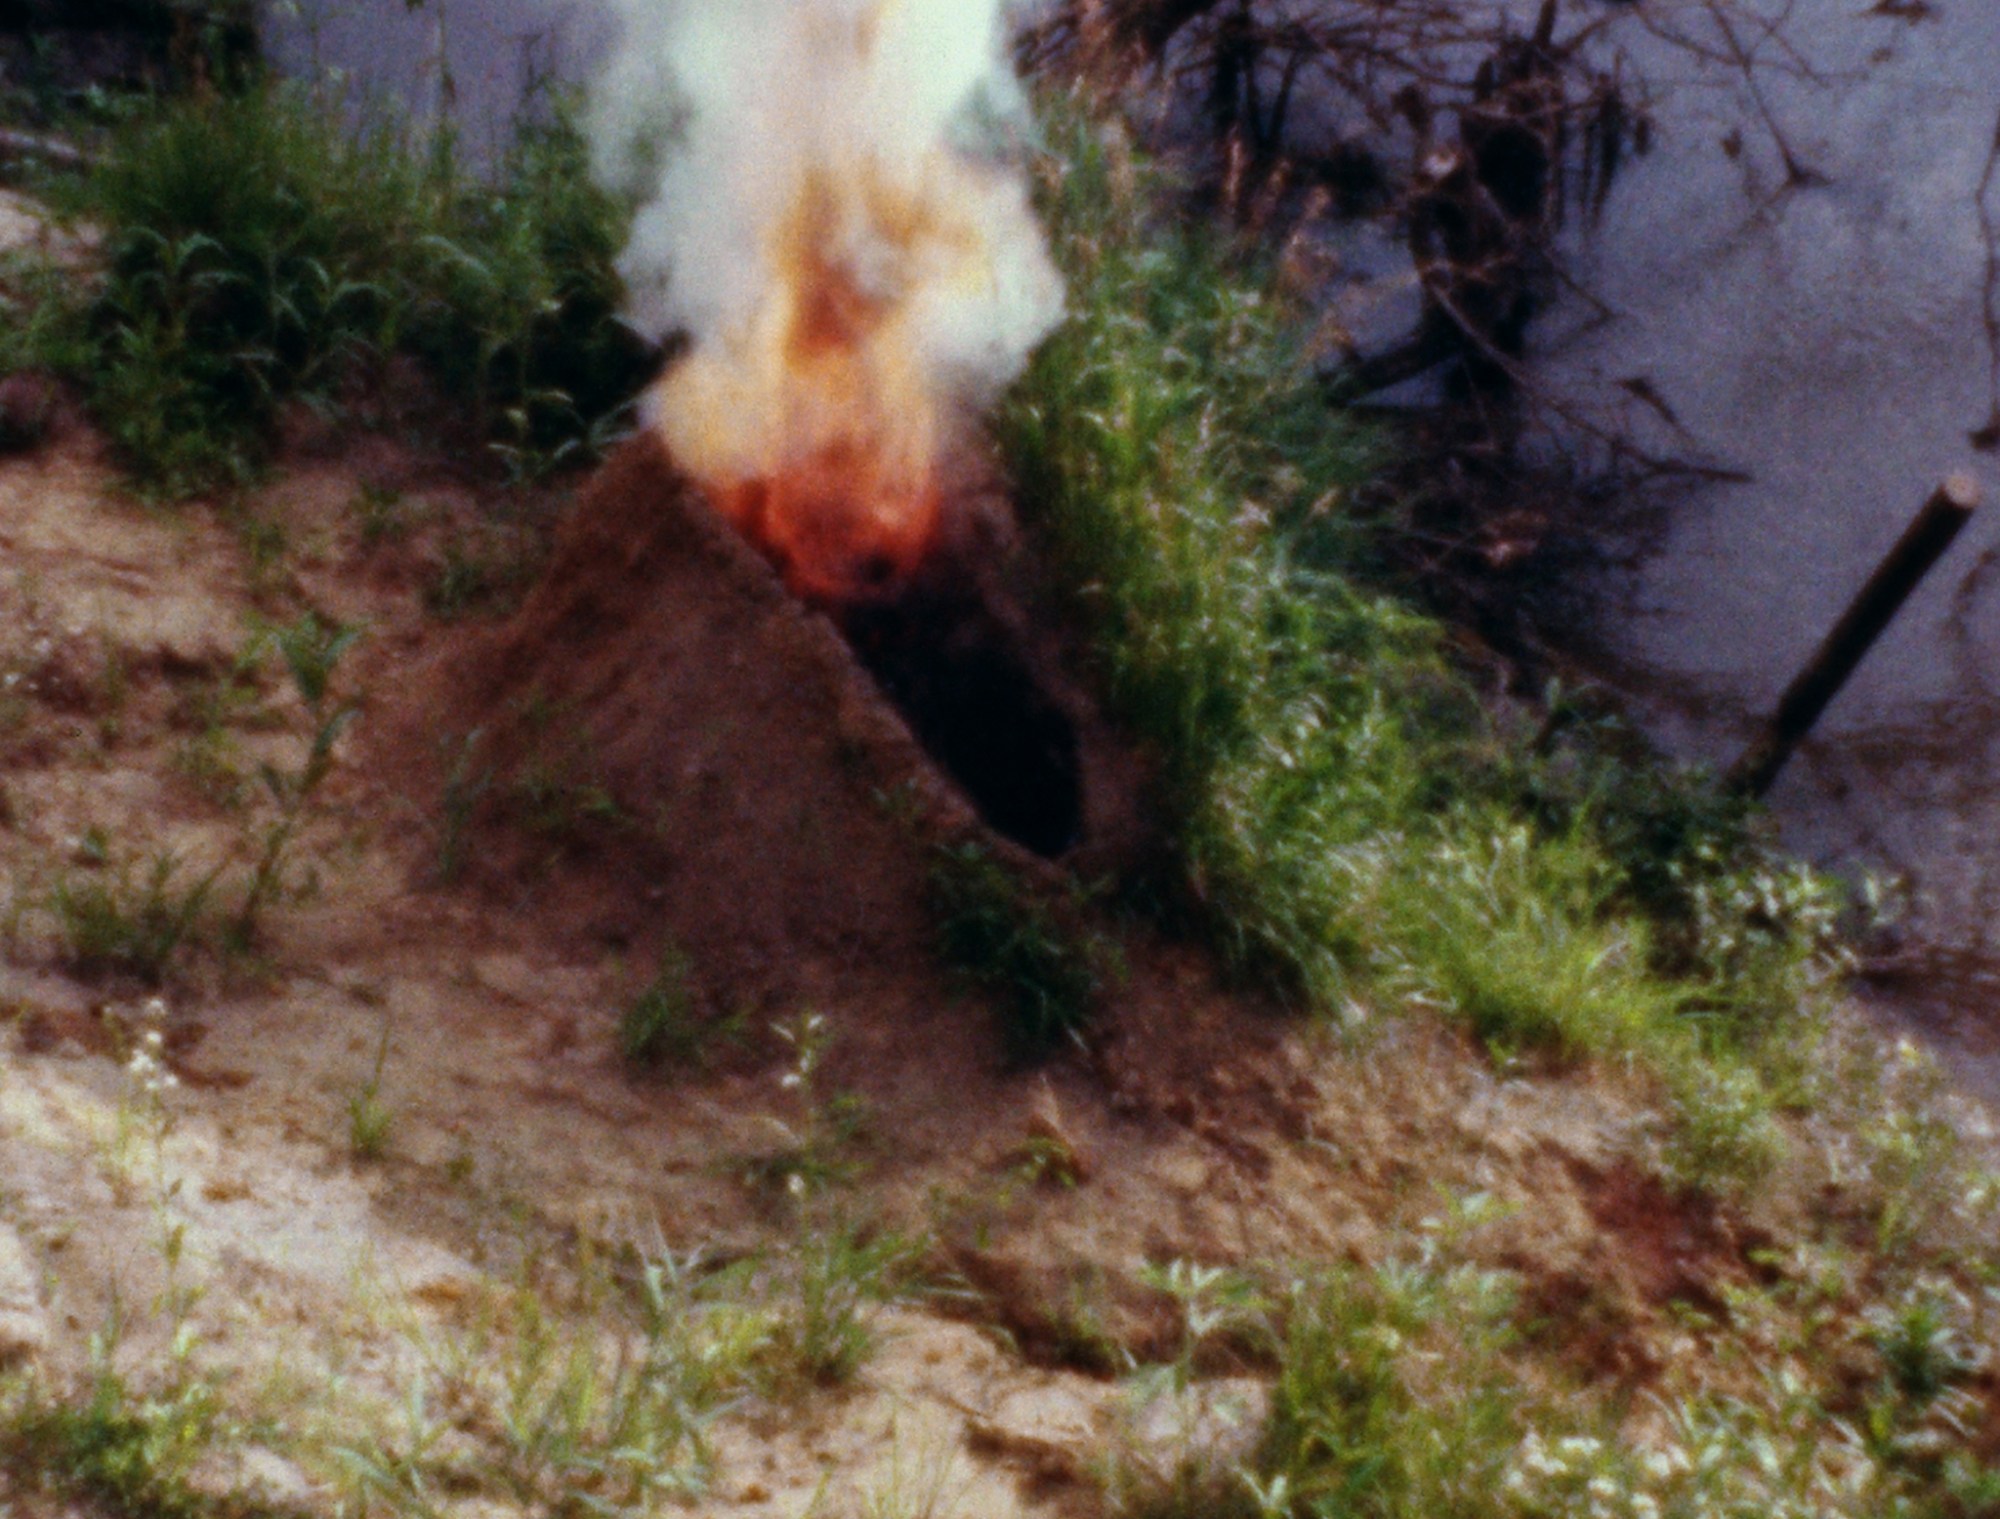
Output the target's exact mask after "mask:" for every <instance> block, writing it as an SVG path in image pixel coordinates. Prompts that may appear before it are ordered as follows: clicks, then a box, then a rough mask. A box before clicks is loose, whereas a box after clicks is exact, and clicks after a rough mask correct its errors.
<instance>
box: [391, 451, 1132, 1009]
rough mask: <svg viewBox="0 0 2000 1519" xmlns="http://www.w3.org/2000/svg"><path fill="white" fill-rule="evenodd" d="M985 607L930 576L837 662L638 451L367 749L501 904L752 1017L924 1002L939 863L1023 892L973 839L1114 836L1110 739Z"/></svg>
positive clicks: (788, 603) (875, 617) (736, 545)
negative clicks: (783, 1010)
mask: <svg viewBox="0 0 2000 1519" xmlns="http://www.w3.org/2000/svg"><path fill="white" fill-rule="evenodd" d="M964 584H965V585H967V586H969V585H970V584H971V582H970V581H969V580H968V581H965V582H964ZM989 604H990V598H988V597H987V596H985V595H984V594H983V593H981V592H979V591H977V590H976V589H964V588H963V587H960V588H957V589H953V588H951V584H950V583H948V582H947V580H943V579H941V580H940V581H939V583H938V584H936V585H928V586H925V587H922V588H918V589H916V590H915V591H913V592H912V593H911V594H910V595H909V596H907V597H906V598H904V599H903V600H901V601H900V602H898V603H896V604H893V605H890V604H883V605H878V606H872V607H869V608H865V609H860V610H858V611H855V612H853V613H852V614H851V615H849V616H848V617H847V618H846V619H845V620H846V621H847V623H848V635H849V636H848V637H843V634H842V631H841V630H840V629H839V628H836V626H835V625H834V622H833V620H832V618H831V617H829V616H828V615H826V614H823V613H821V612H818V611H814V610H812V609H810V608H808V607H807V606H805V605H804V604H802V603H801V602H799V601H798V600H797V599H795V598H794V597H793V596H792V595H790V594H789V593H788V592H787V591H786V590H785V589H784V588H783V586H782V585H781V583H780V581H779V579H778V577H777V576H776V575H775V574H774V573H773V572H772V571H771V569H770V568H769V566H767V565H766V564H765V562H764V561H763V560H762V559H761V558H760V557H759V556H758V555H757V554H756V553H755V552H754V551H753V550H751V549H750V548H749V547H748V546H747V545H746V544H745V543H744V542H743V541H742V540H741V539H740V538H739V537H738V536H737V535H736V534H735V532H734V531H733V530H732V529H730V528H729V527H727V526H726V525H725V524H723V523H722V522H721V520H720V519H719V518H717V517H716V516H715V515H714V514H713V513H712V512H711V511H710V510H709V509H708V507H707V506H706V505H705V504H704V502H703V501H702V500H701V499H700V497H699V494H698V493H697V492H696V491H695V490H694V488H693V487H691V486H690V485H689V484H688V483H687V482H685V481H684V480H682V479H680V478H679V477H677V476H676V474H675V473H674V471H673V469H672V467H671V465H670V464H669V463H668V461H667V459H666V457H665V455H664V453H663V451H662V450H661V449H660V448H659V447H658V446H657V445H656V444H654V443H653V442H651V441H650V440H643V439H642V440H639V441H635V442H634V443H632V444H630V445H628V446H627V447H626V448H625V449H623V450H622V451H621V452H620V453H619V454H618V455H617V457H615V458H614V459H613V460H612V461H611V462H610V463H609V464H607V465H606V467H605V468H604V469H603V470H602V471H601V472H600V474H599V475H598V476H597V477H596V478H595V479H594V480H593V481H592V482H591V483H590V485H589V486H588V487H587V488H586V489H585V490H584V492H583V493H582V494H581V496H580V497H579V498H578V500H577V501H576V502H575V504H574V506H573V507H572V509H571V511H570V512H569V514H568V516H567V518H566V519H565V521H564V522H563V524H562V526H561V527H560V528H559V530H558V534H557V538H556V542H555V544H554V547H553V552H552V555H551V559H550V563H549V565H548V568H547V570H546V572H545V573H544V575H543V576H542V578H541V579H540V581H539V582H538V583H537V584H536V586H535V588H534V589H533V590H532V591H531V592H530V594H529V596H528V598H527V600H526V602H525V603H524V604H523V605H522V607H521V608H520V610H519V611H518V613H517V614H516V615H514V616H513V617H512V618H510V619H509V620H508V621H507V622H506V623H504V624H503V625H501V626H500V627H498V628H495V629H492V630H489V631H487V632H486V633H484V634H482V635H479V636H478V638H477V639H476V640H475V642H474V644H473V646H472V647H471V648H470V649H466V648H463V647H461V648H459V649H458V650H455V651H452V652H448V653H446V654H445V655H444V656H442V657H441V658H440V659H439V660H437V661H436V662H435V663H434V664H433V666H432V667H431V669H430V671H429V673H428V674H427V675H426V676H425V677H424V678H423V679H421V680H419V681H417V682H416V683H415V684H414V685H413V686H412V688H411V690H410V693H409V696H410V699H409V701H408V702H407V703H406V707H407V715H406V717H405V718H404V720H401V721H391V722H389V723H387V724H384V725H382V726H383V727H384V728H386V729H387V730H388V731H389V732H390V733H391V734H392V735H393V736H392V738H391V739H390V747H391V748H392V749H401V750H402V751H403V753H404V758H405V759H406V760H414V761H418V762H421V763H422V764H423V765H424V766H426V767H427V768H428V769H429V771H430V774H431V780H430V782H429V784H432V785H435V786H436V787H438V788H439V790H440V793H441V794H442V795H443V797H444V813H445V818H446V822H445V824H444V827H445V828H446V829H447V830H450V831H454V832H455V831H456V830H457V829H458V828H459V827H460V825H461V824H462V825H464V827H465V829H466V830H467V831H466V832H465V834H464V837H465V838H466V839H467V840H469V841H470V842H469V844H468V846H467V847H466V849H465V857H464V864H465V865H466V867H467V873H468V875H469V877H470V879H472V880H473V881H474V882H475V883H477V884H478V885H480V886H482V887H483V888H485V889H486V890H487V891H489V892H493V893H496V894H498V895H499V896H500V897H501V898H502V899H504V900H507V901H508V902H509V903H510V905H525V904H534V905H535V906H537V907H538V908H540V907H544V906H545V907H546V909H547V911H548V912H549V913H551V914H552V915H554V916H555V917H556V918H558V919H559V920H561V921H562V922H563V923H565V924H566V925H567V926H568V928H569V929H570V930H571V931H572V932H575V933H579V934H582V935H585V936H588V937H590V938H594V939H595V940H597V941H598V942H599V943H602V944H609V945H611V946H613V947H615V948H624V947H628V946H629V947H632V948H635V949H638V950H640V951H642V952H653V951H655V950H656V949H657V947H658V943H659V940H660V938H661V937H662V935H667V936H671V939H672V941H673V943H674V944H675V945H677V946H678V947H679V948H680V949H681V950H683V951H685V952H686V954H687V955H688V956H689V957H690V958H691V960H692V961H693V962H694V964H695V965H696V966H697V967H699V970H700V973H701V977H702V979H703V980H704V981H705V982H708V983H712V984H714V985H716V986H727V987H728V988H729V989H730V995H731V996H732V998H735V999H738V1000H739V1001H740V1000H743V999H745V998H746V997H747V999H748V1000H749V1001H751V1002H753V1003H764V1004H766V1005H777V1004H780V1003H793V1004H796V1003H797V1002H798V1001H799V1000H800V999H811V998H813V997H815V996H816V995H820V994H822V993H824V992H826V991H828V990H830V989H831V988H832V987H835V986H838V987H839V988H841V989H842V991H843V992H844V994H845V997H844V1000H845V999H851V998H852V997H853V995H854V993H855V992H856V990H857V978H858V981H859V983H860V984H861V985H863V986H865V985H867V984H870V983H872V982H873V981H875V980H879V979H881V978H882V977H884V976H885V975H886V976H888V977H890V978H892V979H895V980H896V981H898V982H899V983H901V985H900V987H899V989H900V990H902V991H904V992H907V991H909V990H911V989H912V988H911V987H909V986H908V984H907V983H908V981H909V978H911V977H915V978H916V979H917V980H919V981H920V982H924V983H927V984H928V987H929V990H931V991H937V990H939V989H940V988H938V987H937V985H936V982H937V976H938V973H937V971H936V970H935V968H934V967H933V966H932V963H931V962H932V954H931V947H932V945H933V943H934V941H935V937H936V933H935V927H934V924H933V922H932V917H931V913H930V911H929V909H928V907H927V905H926V873H927V870H928V868H929V859H930V855H929V849H928V845H929V843H930V842H931V841H933V840H937V839H945V838H962V837H965V836H968V835H970V836H977V837H979V838H981V839H982V840H984V841H985V842H986V843H987V844H988V846H989V847H991V848H992V849H993V850H994V851H995V852H997V853H1000V854H1003V855H1005V856H1006V857H1008V858H1009V859H1010V860H1011V861H1012V862H1013V863H1014V864H1016V866H1017V867H1019V868H1021V869H1023V870H1027V871H1030V872H1032V871H1035V870H1037V869H1042V868H1046V867H1044V866H1042V864H1041V862H1040V860H1039V859H1038V858H1037V857H1036V856H1035V855H1034V854H1033V853H1032V851H1031V849H1029V848H1023V847H1019V846H1017V845H1016V844H1014V843H1013V842H1011V841H1010V840H1009V839H1008V838H1007V837H1003V836H1002V835H1001V834H1000V833H996V832H994V829H993V827H990V826H988V820H991V822H992V823H993V824H995V825H997V826H998V827H999V828H1000V829H1001V830H1003V831H1004V832H1005V833H1007V834H1011V835H1012V836H1013V838H1015V839H1022V840H1024V841H1025V842H1026V844H1027V845H1029V846H1033V847H1034V848H1039V849H1041V850H1042V851H1044V852H1045V853H1049V854H1054V853H1056V852H1059V851H1060V850H1062V849H1065V848H1067V847H1069V846H1071V845H1072V844H1074V843H1075V842H1076V841H1077V839H1078V838H1079V837H1081V836H1082V835H1084V834H1085V833H1086V832H1090V833H1096V834H1103V833H1106V832H1116V831H1117V830H1116V829H1115V828H1110V827H1108V826H1096V825H1097V820H1098V818H1099V816H1100V815H1102V814H1106V813H1108V812H1109V811H1110V810H1111V809H1110V808H1109V807H1108V806H1106V805H1105V804H1104V803H1103V797H1104V796H1106V795H1108V794H1109V793H1110V792H1112V791H1113V790H1114V789H1115V788H1113V787H1111V786H1110V785H1109V784H1107V783H1105V782H1104V781H1103V779H1102V777H1103V776H1105V775H1108V774H1110V773H1111V771H1112V770H1113V769H1114V768H1115V767H1116V762H1115V761H1113V760H1110V759H1107V758H1106V757H1105V756H1107V755H1108V754H1109V753H1110V750H1111V748H1112V745H1111V744H1110V742H1109V740H1108V739H1107V737H1106V736H1105V734H1104V730H1103V728H1102V725H1101V724H1096V723H1094V722H1093V721H1092V720H1091V719H1090V718H1089V716H1088V714H1087V713H1084V712H1082V711H1081V707H1082V704H1081V703H1080V702H1079V701H1078V700H1077V698H1076V697H1075V696H1074V694H1073V693H1072V692H1069V691H1067V690H1065V689H1063V688H1061V687H1060V683H1059V680H1057V679H1054V678H1051V677H1047V676H1046V675H1045V674H1044V671H1043V670H1042V669H1040V668H1031V666H1034V665H1039V666H1046V665H1047V664H1048V663H1049V662H1050V661H1049V660H1048V658H1047V657H1046V656H1045V655H1044V654H1042V653H1035V654H1033V655H1031V654H1030V653H1029V652H1027V651H1029V650H1030V649H1031V647H1032V644H1033V640H1032V638H1031V636H1030V635H1029V634H1028V633H1027V632H1026V631H1025V628H1024V626H1023V625H1022V619H1019V618H1018V617H1017V618H1015V619H1014V620H1013V621H1011V622H1010V621H1009V620H1008V619H1006V618H1004V617H1002V616H999V615H997V614H994V613H991V612H989V611H988V610H986V609H987V608H988V606H989ZM849 637H851V638H852V640H853V641H852V642H851V643H850V641H849ZM857 650H859V651H860V653H859V654H857ZM864 659H865V660H866V661H867V665H868V666H869V667H872V669H873V671H874V674H872V675H871V673H870V668H867V667H864V664H863V660H864ZM1049 687H1054V688H1055V691H1056V694H1053V695H1051V694H1049V692H1048V689H1047V688H1049ZM898 705H900V706H901V707H902V708H903V711H901V712H899V711H898V710H897V707H898ZM1079 714H1080V715H1079ZM913 729H914V730H915V732H914V733H913ZM927 744H928V746H929V752H927V749H926V745H927ZM933 755H937V756H939V757H940V758H941V763H942V764H943V765H945V766H949V767H950V768H951V770H952V771H954V772H956V778H954V777H953V776H948V775H947V774H946V772H945V770H944V769H941V767H940V759H934V758H933V757H932V756H933ZM1127 768H1129V767H1127ZM982 813H984V814H985V817H984V818H982ZM446 849H447V852H448V853H450V852H452V850H453V845H452V844H451V843H450V842H448V843H447V845H446ZM459 863H460V862H459V860H458V859H457V858H455V857H454V858H450V859H448V860H447V861H446V872H447V873H454V871H455V867H456V866H457V865H458V864H459ZM558 882H559V883H560V889H551V888H552V887H554V886H555V884H556V883H558Z"/></svg>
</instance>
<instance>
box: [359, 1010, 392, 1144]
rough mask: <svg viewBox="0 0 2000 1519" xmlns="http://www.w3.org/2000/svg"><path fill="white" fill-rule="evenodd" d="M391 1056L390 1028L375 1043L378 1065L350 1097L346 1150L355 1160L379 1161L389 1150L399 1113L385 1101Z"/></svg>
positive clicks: (375, 1065) (376, 1064)
mask: <svg viewBox="0 0 2000 1519" xmlns="http://www.w3.org/2000/svg"><path fill="white" fill-rule="evenodd" d="M388 1058H389V1030H388V1028H387V1027H386V1026H385V1027H384V1028H383V1030H382V1039H381V1042H380V1043H379V1044H377V1045H376V1046H375V1064H374V1066H373V1068H372V1069H371V1070H370V1071H369V1073H368V1077H367V1079H366V1080H365V1081H363V1082H362V1083H361V1085H360V1086H359V1087H358V1088H356V1089H355V1092H354V1095H353V1096H351V1097H349V1098H348V1099H347V1151H348V1153H349V1154H350V1155H352V1156H353V1157H354V1158H355V1159H356V1160H359V1161H376V1160H380V1159H381V1158H382V1157H383V1156H384V1155H386V1154H387V1153H388V1150H389V1130H390V1129H391V1128H392V1127H393V1126H394V1124H395V1121H396V1115H395V1114H394V1113H393V1112H391V1111H390V1108H389V1105H388V1104H387V1103H386V1102H384V1101H383V1100H382V1067H383V1065H384V1063H385V1062H387V1060H388Z"/></svg>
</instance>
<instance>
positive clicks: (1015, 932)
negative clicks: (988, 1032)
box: [930, 841, 1111, 1059]
mask: <svg viewBox="0 0 2000 1519" xmlns="http://www.w3.org/2000/svg"><path fill="white" fill-rule="evenodd" d="M930 893H931V905H932V911H933V912H934V914H935V915H936V917H937V920H938V933H939V939H940V941H941V944H942V948H943V950H944V956H945V960H946V962H947V963H948V964H950V965H951V966H952V967H953V968H954V969H956V970H957V971H958V973H959V974H960V975H962V976H963V977H964V978H965V979H966V980H967V981H969V982H970V983H971V984H972V985H974V986H977V987H980V988H982V989H984V990H987V991H990V992H992V993H994V994H995V995H996V996H998V997H999V998H1000V999H1001V1000H1002V1002H1003V1003H1004V1005H1005V1006H1006V1007H1007V1010H1008V1017H1007V1022H1006V1025H1005V1030H1006V1036H1007V1043H1008V1045H1009V1047H1010V1048H1011V1049H1012V1050H1013V1051H1014V1053H1015V1054H1016V1055H1018V1056H1020V1057H1022V1058H1027V1059H1032V1058H1035V1057H1037V1056H1041V1055H1046V1054H1047V1053H1049V1051H1051V1050H1052V1049H1054V1048H1055V1047H1056V1046H1057V1045H1059V1044H1061V1043H1062V1042H1063V1041H1065V1040H1068V1039H1075V1038H1077V1037H1079V1036H1080V1035H1081V1033H1082V1031H1083V1029H1084V1027H1085V1025H1086V1024H1087V1023H1088V1022H1089V1020H1090V1016H1091V1014H1092V1013H1093V1012H1094V1011H1095V1009H1096V1005H1097V1001H1098V998H1099V996H1100V994H1101V992H1102V991H1103V989H1104V985H1105V982H1106V981H1107V979H1108V975H1107V967H1108V966H1109V964H1110V961H1111V957H1110V951H1109V949H1108V947H1107V945H1106V944H1105V943H1104V941H1102V940H1101V939H1099V938H1097V937H1095V936H1093V935H1091V934H1090V933H1089V932H1087V931H1086V930H1085V929H1084V928H1083V927H1082V926H1081V916H1082V915H1081V912H1080V910H1079V909H1078V908H1077V906H1076V905H1075V904H1063V905H1062V906H1059V905H1058V904H1057V903H1055V902H1054V901H1052V900H1051V899H1050V897H1049V896H1048V895H1047V893H1046V892H1043V891H1038V890H1037V889H1036V888H1035V887H1033V886H1032V885H1030V884H1029V883H1028V882H1027V881H1025V880H1024V879H1022V877H1021V876H1020V875H1019V873H1018V872H1016V871H1015V870H1014V869H1012V868H1011V867H1010V866H1008V865H1007V864H1006V863H1005V862H1004V861H1002V860H1000V859H999V858H998V857H996V856H995V855H994V854H993V852H992V851H991V850H989V849H987V848H986V847H985V846H984V845H982V844H980V843H978V842H976V841H968V842H965V843H960V844H939V845H937V846H936V848H935V849H934V851H933V853H932V858H931V870H930ZM1063 906H1067V907H1068V909H1069V910H1068V911H1067V912H1064V911H1063Z"/></svg>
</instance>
